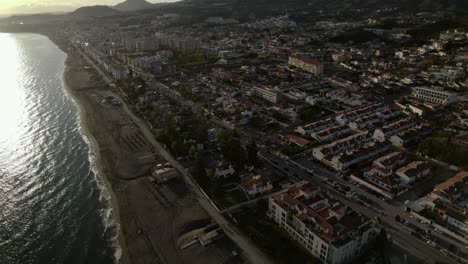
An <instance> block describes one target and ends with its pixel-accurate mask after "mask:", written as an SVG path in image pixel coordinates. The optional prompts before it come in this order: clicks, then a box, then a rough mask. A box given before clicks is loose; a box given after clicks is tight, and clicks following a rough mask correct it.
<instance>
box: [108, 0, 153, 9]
mask: <svg viewBox="0 0 468 264" xmlns="http://www.w3.org/2000/svg"><path fill="white" fill-rule="evenodd" d="M151 8H154V5H153V4H151V3H149V2H147V1H145V0H126V1H125V2H122V3H120V4H118V5H116V6H114V9H116V10H119V11H122V12H127V11H137V10H143V9H151Z"/></svg>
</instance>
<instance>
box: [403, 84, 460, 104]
mask: <svg viewBox="0 0 468 264" xmlns="http://www.w3.org/2000/svg"><path fill="white" fill-rule="evenodd" d="M411 96H412V97H414V98H417V99H420V100H423V101H425V102H428V103H432V104H440V105H448V104H453V103H456V102H458V96H457V95H456V94H455V93H452V92H448V91H445V90H444V89H443V88H441V87H422V86H421V87H414V88H413V92H412V93H411Z"/></svg>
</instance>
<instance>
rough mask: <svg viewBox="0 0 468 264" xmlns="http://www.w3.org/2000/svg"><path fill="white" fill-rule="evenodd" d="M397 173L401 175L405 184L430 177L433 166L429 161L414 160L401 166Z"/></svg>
mask: <svg viewBox="0 0 468 264" xmlns="http://www.w3.org/2000/svg"><path fill="white" fill-rule="evenodd" d="M396 175H398V176H399V177H400V180H401V182H402V183H403V184H405V185H408V184H413V183H414V182H415V181H416V180H418V179H422V178H425V177H429V176H430V175H431V166H430V165H429V163H427V161H413V162H411V163H410V164H408V165H406V166H404V167H402V168H399V169H398V170H397V171H396Z"/></svg>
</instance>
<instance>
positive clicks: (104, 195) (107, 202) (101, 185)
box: [67, 92, 122, 263]
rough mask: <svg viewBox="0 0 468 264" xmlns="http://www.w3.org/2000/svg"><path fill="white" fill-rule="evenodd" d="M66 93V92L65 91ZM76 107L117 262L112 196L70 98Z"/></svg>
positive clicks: (116, 233)
mask: <svg viewBox="0 0 468 264" xmlns="http://www.w3.org/2000/svg"><path fill="white" fill-rule="evenodd" d="M67 94H68V92H67ZM71 101H72V102H73V103H74V104H75V106H76V108H77V109H78V117H77V119H78V127H79V133H80V135H81V137H82V138H83V141H84V142H85V143H86V145H87V146H88V161H89V165H90V166H89V169H90V170H89V173H90V174H91V173H92V174H93V175H94V180H95V182H96V185H97V187H98V189H99V191H100V195H99V201H100V202H101V204H102V206H103V209H102V210H101V214H100V215H101V220H102V223H103V225H104V233H105V234H106V235H107V234H109V233H111V235H110V237H107V236H106V237H107V239H108V241H109V242H110V244H111V248H112V249H113V250H114V261H115V263H119V261H120V258H121V256H122V248H121V247H120V245H119V240H118V238H119V232H120V225H119V224H118V223H117V221H116V220H115V217H114V214H113V208H112V197H111V195H110V192H109V190H107V186H106V184H105V182H104V180H103V179H102V177H106V176H104V175H103V176H102V177H101V176H100V175H99V174H100V172H99V169H98V165H97V160H96V154H95V146H94V145H93V142H92V141H91V140H90V139H89V137H88V135H87V134H86V131H85V130H84V128H83V127H82V125H83V123H82V120H81V115H82V110H81V108H80V106H79V104H78V103H77V102H76V101H75V99H74V98H72V100H71Z"/></svg>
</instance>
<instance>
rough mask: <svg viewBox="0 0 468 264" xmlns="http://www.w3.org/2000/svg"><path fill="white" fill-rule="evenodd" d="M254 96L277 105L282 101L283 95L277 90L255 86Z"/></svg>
mask: <svg viewBox="0 0 468 264" xmlns="http://www.w3.org/2000/svg"><path fill="white" fill-rule="evenodd" d="M254 90H255V96H257V97H260V98H262V99H265V100H267V101H269V102H272V103H275V104H276V103H279V102H281V101H282V99H283V93H282V92H281V91H279V90H276V89H273V88H268V87H265V86H255V87H254Z"/></svg>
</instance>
